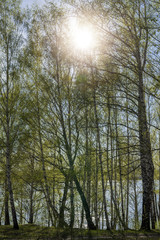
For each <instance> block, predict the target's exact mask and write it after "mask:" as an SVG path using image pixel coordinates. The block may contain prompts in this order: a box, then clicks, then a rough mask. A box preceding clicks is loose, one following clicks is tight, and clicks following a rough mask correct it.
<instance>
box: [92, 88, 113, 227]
mask: <svg viewBox="0 0 160 240" xmlns="http://www.w3.org/2000/svg"><path fill="white" fill-rule="evenodd" d="M93 94H94V95H93V102H94V114H95V124H96V130H97V143H98V155H99V162H100V169H101V181H102V193H103V205H104V212H105V218H106V227H107V229H108V230H109V229H110V224H109V218H108V212H107V204H106V189H105V184H104V173H103V163H102V149H101V140H100V131H99V122H98V113H97V105H96V96H95V90H94V93H93Z"/></svg>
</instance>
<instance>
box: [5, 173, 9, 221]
mask: <svg viewBox="0 0 160 240" xmlns="http://www.w3.org/2000/svg"><path fill="white" fill-rule="evenodd" d="M8 201H9V192H8V184H7V176H6V179H5V196H4V206H5V210H4V212H5V220H4V221H5V225H10V217H9V203H8Z"/></svg>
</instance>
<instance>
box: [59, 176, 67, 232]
mask: <svg viewBox="0 0 160 240" xmlns="http://www.w3.org/2000/svg"><path fill="white" fill-rule="evenodd" d="M68 184H69V178H68V177H66V179H65V186H64V191H63V197H62V204H61V207H60V212H59V223H58V227H60V228H63V227H64V226H66V223H65V220H64V210H65V204H66V200H67V193H68Z"/></svg>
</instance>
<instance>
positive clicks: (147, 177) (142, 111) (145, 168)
mask: <svg viewBox="0 0 160 240" xmlns="http://www.w3.org/2000/svg"><path fill="white" fill-rule="evenodd" d="M138 122H139V139H140V160H141V172H142V186H143V207H142V208H143V210H142V225H141V229H146V230H150V213H151V205H152V196H153V183H154V166H153V161H152V151H151V143H150V134H149V130H148V126H147V119H146V106H145V100H144V87H143V77H142V72H141V71H139V101H138Z"/></svg>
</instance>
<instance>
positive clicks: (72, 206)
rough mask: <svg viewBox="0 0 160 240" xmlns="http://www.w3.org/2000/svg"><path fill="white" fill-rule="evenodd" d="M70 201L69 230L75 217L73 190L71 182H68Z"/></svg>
mask: <svg viewBox="0 0 160 240" xmlns="http://www.w3.org/2000/svg"><path fill="white" fill-rule="evenodd" d="M70 192H71V193H70V194H71V195H70V199H71V214H70V228H71V229H73V226H74V216H75V210H74V189H73V180H71V182H70Z"/></svg>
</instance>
